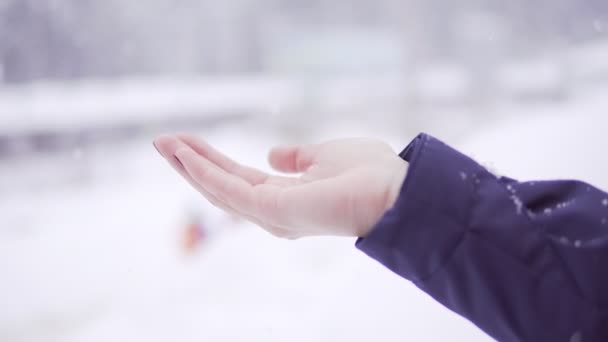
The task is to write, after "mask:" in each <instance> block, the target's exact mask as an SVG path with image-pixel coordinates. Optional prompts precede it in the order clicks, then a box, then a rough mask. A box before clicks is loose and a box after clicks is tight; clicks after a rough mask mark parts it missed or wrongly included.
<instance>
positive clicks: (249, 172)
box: [155, 135, 405, 238]
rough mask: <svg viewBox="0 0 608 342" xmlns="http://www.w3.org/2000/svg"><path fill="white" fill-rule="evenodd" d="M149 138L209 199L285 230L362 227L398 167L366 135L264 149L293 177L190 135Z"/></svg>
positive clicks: (382, 206)
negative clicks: (246, 162) (264, 168)
mask: <svg viewBox="0 0 608 342" xmlns="http://www.w3.org/2000/svg"><path fill="white" fill-rule="evenodd" d="M155 145H156V146H157V148H158V149H159V151H160V152H161V154H162V155H163V156H164V157H165V158H167V159H168V160H169V161H170V162H171V164H172V165H173V166H174V167H175V168H176V170H177V171H178V172H180V173H181V174H182V176H184V177H185V178H186V179H187V180H188V181H189V182H190V184H192V185H193V186H194V187H195V188H196V189H197V190H199V192H201V193H202V194H203V195H204V196H205V197H206V198H207V199H208V200H209V201H211V202H212V203H213V204H214V205H216V206H218V207H220V208H222V209H224V210H226V211H229V212H232V213H235V214H238V215H240V216H243V217H245V218H247V219H249V220H251V221H252V222H254V223H256V224H258V225H260V226H262V227H264V228H265V229H267V230H268V231H270V232H271V233H273V234H275V235H277V236H282V237H289V238H296V237H300V236H308V235H327V234H329V235H358V236H362V235H364V234H365V230H366V229H369V228H370V227H371V226H372V225H373V224H374V222H375V221H376V220H377V219H378V218H379V217H380V216H381V215H382V213H384V211H385V210H386V209H387V207H388V206H389V205H388V203H389V202H390V197H391V196H393V197H394V184H395V182H396V181H397V182H399V183H400V180H399V178H402V177H403V176H404V174H403V173H404V172H405V163H404V162H403V161H402V160H401V159H400V158H398V157H397V156H396V155H395V154H394V153H393V151H392V150H391V149H390V148H389V147H388V146H387V145H385V144H383V143H381V142H377V141H373V140H366V139H348V140H338V141H333V142H328V143H324V144H320V145H308V146H300V147H282V148H276V149H274V150H273V151H271V153H270V156H269V160H270V164H271V165H272V166H273V167H274V168H275V169H277V170H278V171H281V172H285V173H295V174H300V175H299V176H298V177H283V176H272V175H269V174H266V173H263V172H261V171H259V170H256V169H252V168H249V167H246V166H242V165H239V164H237V163H236V162H234V161H232V160H231V159H229V158H228V157H226V156H225V155H223V154H221V153H220V152H218V151H216V150H215V149H214V148H213V147H211V146H209V145H208V144H206V143H205V142H203V141H198V140H196V139H195V138H193V137H190V136H185V135H179V136H174V137H171V136H164V137H160V138H159V139H157V140H156V142H155ZM178 160H179V161H178ZM401 180H402V179H401Z"/></svg>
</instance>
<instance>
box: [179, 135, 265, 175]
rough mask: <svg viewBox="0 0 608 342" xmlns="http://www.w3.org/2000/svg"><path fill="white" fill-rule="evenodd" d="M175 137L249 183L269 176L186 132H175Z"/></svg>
mask: <svg viewBox="0 0 608 342" xmlns="http://www.w3.org/2000/svg"><path fill="white" fill-rule="evenodd" d="M176 137H177V138H178V139H179V140H180V141H182V142H183V143H185V144H186V145H188V146H190V147H191V148H192V149H193V150H194V151H195V152H196V153H198V154H200V155H201V156H203V157H205V158H207V159H208V160H209V161H211V162H212V163H214V164H216V165H217V166H219V167H220V168H222V169H223V170H224V171H226V172H227V173H231V174H234V175H236V176H238V177H241V178H243V179H244V180H246V181H247V182H249V183H250V184H251V185H256V184H261V183H264V182H265V181H266V180H267V179H268V177H269V175H268V174H266V173H264V172H262V171H260V170H257V169H254V168H251V167H248V166H243V165H241V164H239V163H237V162H235V161H234V160H232V159H230V158H229V157H227V156H226V155H225V154H223V153H221V152H219V151H218V150H216V149H215V148H214V147H213V146H211V145H209V144H208V143H207V142H205V141H203V140H200V139H197V138H195V137H193V136H190V135H187V134H177V135H176Z"/></svg>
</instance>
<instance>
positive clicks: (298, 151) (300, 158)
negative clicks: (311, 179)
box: [268, 145, 317, 173]
mask: <svg viewBox="0 0 608 342" xmlns="http://www.w3.org/2000/svg"><path fill="white" fill-rule="evenodd" d="M316 150H317V145H301V146H279V147H275V148H273V149H272V150H271V151H270V153H269V154H268V162H269V163H270V165H271V166H272V167H273V168H274V169H275V170H277V171H280V172H287V173H300V172H304V171H306V170H307V169H308V168H309V167H310V166H312V164H313V163H314V157H315V153H316Z"/></svg>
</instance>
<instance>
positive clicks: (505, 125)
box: [0, 89, 608, 342]
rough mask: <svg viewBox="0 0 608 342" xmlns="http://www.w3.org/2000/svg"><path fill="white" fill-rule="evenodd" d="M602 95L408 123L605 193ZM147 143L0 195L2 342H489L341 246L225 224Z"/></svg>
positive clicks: (259, 151) (246, 147)
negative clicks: (72, 175)
mask: <svg viewBox="0 0 608 342" xmlns="http://www.w3.org/2000/svg"><path fill="white" fill-rule="evenodd" d="M605 91H606V90H605V89H603V90H601V91H597V92H595V93H594V92H586V93H585V94H583V95H580V96H577V97H576V98H575V99H573V100H572V101H570V102H567V103H553V104H539V105H529V104H528V105H526V106H518V105H506V106H504V107H503V108H502V109H501V110H500V112H502V113H501V114H505V115H496V113H495V117H496V118H498V119H487V118H486V119H484V120H478V122H477V123H476V122H475V121H474V120H471V119H468V120H471V121H467V122H469V123H470V124H471V126H470V127H468V129H467V130H466V132H472V133H470V135H469V136H468V137H463V136H458V135H454V134H450V130H453V128H454V127H461V126H462V123H458V122H457V121H460V118H459V117H447V116H446V117H444V118H443V120H442V121H433V122H434V124H433V125H422V124H420V125H419V126H420V128H421V129H422V128H424V129H425V130H427V131H429V133H433V134H436V135H437V136H438V137H440V138H442V137H444V136H445V137H447V138H446V139H447V140H448V142H450V143H453V144H454V145H456V146H458V147H460V148H462V149H463V150H464V151H467V152H469V153H472V154H473V155H474V156H475V157H476V158H477V159H478V160H479V161H482V162H484V163H486V164H491V165H493V166H494V168H496V169H498V170H499V171H501V172H503V173H504V174H508V175H510V176H514V177H520V178H525V179H529V178H556V177H557V178H560V177H566V178H582V179H584V180H587V181H590V182H593V183H595V184H597V185H599V186H602V187H604V188H608V176H606V175H608V158H607V157H605V153H604V151H605V149H606V147H607V146H608V143H607V142H606V140H605V138H604V132H605V131H606V129H607V128H608V113H607V112H608V98H606V96H605ZM416 125H418V124H416V123H413V124H412V126H414V127H408V129H407V130H408V132H413V131H416V128H417V127H418V126H416ZM395 131H396V130H393V131H392V132H393V135H389V137H387V136H386V135H384V134H383V133H382V132H374V133H373V134H367V135H374V136H384V137H385V138H386V139H388V140H389V141H390V142H391V143H392V144H393V146H394V147H395V149H401V148H402V147H403V145H404V144H405V143H407V140H408V139H409V138H411V136H408V137H403V136H399V137H395V136H394V133H395ZM459 131H460V132H464V131H465V130H464V129H462V128H460V129H459ZM201 133H202V134H204V136H205V137H206V138H207V139H208V140H210V141H211V142H212V143H214V144H217V145H218V146H219V147H221V148H222V149H224V150H225V151H227V152H228V153H230V154H233V155H235V156H236V157H237V159H239V160H241V161H243V162H249V163H252V164H254V165H259V166H261V167H265V166H264V160H265V151H266V150H267V148H268V147H269V146H271V145H272V144H274V143H276V142H278V141H284V140H285V139H287V138H286V137H285V136H283V135H281V134H279V133H277V132H276V131H275V130H274V129H272V128H263V127H259V126H256V125H255V124H254V123H247V124H242V125H240V126H234V127H224V128H221V129H217V130H214V131H212V132H201ZM362 133H369V125H367V124H365V123H362V124H352V123H351V124H348V125H344V124H340V123H334V124H333V125H329V126H326V128H323V129H319V130H317V131H316V132H315V134H313V135H312V136H309V137H308V139H311V140H317V139H321V138H327V137H333V136H337V135H340V136H345V135H351V134H355V135H360V134H362ZM150 141H151V137H147V138H146V139H142V140H141V141H137V142H133V143H132V144H129V145H126V146H121V147H120V148H119V149H117V148H108V149H106V150H103V149H102V150H98V151H93V152H90V154H87V153H89V152H85V155H84V156H83V155H81V153H76V154H73V155H71V156H69V158H68V159H67V160H65V161H64V162H65V164H66V165H68V166H67V167H69V168H70V169H72V166H73V165H80V164H86V165H81V170H82V171H81V172H83V173H85V174H86V177H83V178H82V179H83V180H81V181H80V182H78V183H77V185H74V186H62V187H60V188H57V187H55V188H45V189H42V190H33V191H32V190H30V191H27V192H17V193H15V194H11V195H10V197H6V196H3V197H2V198H0V274H2V279H1V281H0V341H11V342H13V341H15V342H21V341H45V342H46V341H51V342H52V341H60V342H96V341H100V342H101V341H104V342H105V341H123V340H124V341H150V342H154V341H184V342H187V341H321V342H322V341H370V340H382V341H404V340H411V341H429V342H430V341H489V340H490V339H489V338H488V337H486V336H485V335H484V334H483V333H481V332H479V331H478V330H477V329H476V328H475V327H473V326H472V325H471V324H470V323H468V322H466V321H465V320H463V319H461V318H459V317H457V316H456V315H454V314H452V313H450V312H449V311H447V310H446V309H444V308H443V307H441V306H440V305H438V304H437V303H435V302H434V301H433V300H432V299H430V298H429V297H428V296H426V295H425V294H423V293H421V292H420V291H418V290H417V289H416V288H415V287H413V286H412V285H411V284H409V283H408V282H406V281H404V280H402V279H400V278H398V277H397V276H395V275H393V274H391V273H390V272H388V271H386V270H385V269H384V268H383V267H381V266H380V265H378V264H376V263H375V262H373V261H372V260H370V259H368V258H367V257H366V256H364V255H363V254H362V253H360V252H358V251H357V250H356V249H355V248H354V247H353V243H354V241H353V240H350V239H346V240H342V239H308V240H302V241H296V242H288V241H281V240H277V239H274V238H272V237H270V236H268V235H267V234H265V233H263V232H261V231H260V230H258V229H255V228H254V227H251V226H250V225H248V224H246V223H234V222H232V221H231V219H230V218H229V217H226V216H224V215H222V214H221V213H219V212H218V211H216V210H214V209H212V208H210V207H209V206H207V205H206V204H205V203H204V202H203V201H202V199H201V198H199V196H197V195H196V194H195V193H193V192H192V191H191V190H190V189H189V188H188V187H187V186H186V185H185V184H184V183H183V182H182V181H181V180H179V179H178V178H177V176H176V175H175V174H174V173H173V172H172V171H171V170H170V169H169V168H168V167H167V166H166V165H165V163H164V161H162V160H161V159H160V158H159V157H158V156H157V155H156V152H155V151H154V149H153V148H152V146H151V144H150ZM3 167H4V166H3ZM3 175H6V173H3ZM3 177H5V176H3ZM193 207H194V208H200V210H202V211H203V212H204V214H205V219H206V222H207V225H208V226H209V227H211V228H212V229H213V231H214V236H213V238H212V240H213V242H212V243H209V244H208V245H207V246H205V248H203V250H201V252H200V254H198V255H195V256H189V257H188V256H185V255H183V254H182V253H181V252H180V250H179V248H178V247H179V243H178V239H179V232H180V229H181V228H182V226H183V224H184V220H185V218H186V217H187V213H188V212H189V211H191V210H192V209H191V208H193Z"/></svg>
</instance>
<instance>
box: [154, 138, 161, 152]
mask: <svg viewBox="0 0 608 342" xmlns="http://www.w3.org/2000/svg"><path fill="white" fill-rule="evenodd" d="M152 146H154V148H155V149H156V152H158V153H159V154H162V153H160V150H159V149H158V147H157V146H156V142H155V141H153V142H152Z"/></svg>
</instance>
